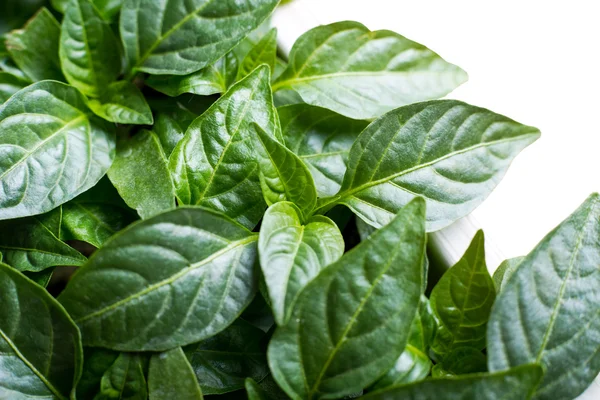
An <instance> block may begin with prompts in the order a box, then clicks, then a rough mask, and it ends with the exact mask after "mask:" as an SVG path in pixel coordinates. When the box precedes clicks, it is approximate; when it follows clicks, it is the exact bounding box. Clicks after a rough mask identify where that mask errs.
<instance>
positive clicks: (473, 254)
mask: <svg viewBox="0 0 600 400" xmlns="http://www.w3.org/2000/svg"><path fill="white" fill-rule="evenodd" d="M494 300H496V287H495V286H494V281H493V279H492V277H491V276H490V273H489V272H488V270H487V266H486V263H485V249H484V239H483V231H478V232H477V234H476V235H475V236H474V237H473V241H472V242H471V244H470V245H469V248H468V249H467V250H466V251H465V254H464V255H463V256H462V258H461V259H460V260H459V261H458V262H457V263H456V264H455V265H454V266H453V267H452V268H450V269H449V270H448V271H446V273H444V275H443V276H442V278H441V279H440V280H439V282H438V283H437V284H436V285H435V287H434V288H433V291H432V292H431V307H432V308H433V311H434V312H435V314H436V315H437V317H438V320H439V321H440V326H439V328H438V333H437V334H436V337H435V342H434V344H433V348H434V351H435V352H436V353H438V354H445V353H448V352H449V351H451V350H452V349H453V348H455V347H465V346H467V347H475V348H476V349H477V350H483V348H484V347H485V333H486V326H487V323H488V319H489V317H490V311H491V309H492V305H493V304H494Z"/></svg>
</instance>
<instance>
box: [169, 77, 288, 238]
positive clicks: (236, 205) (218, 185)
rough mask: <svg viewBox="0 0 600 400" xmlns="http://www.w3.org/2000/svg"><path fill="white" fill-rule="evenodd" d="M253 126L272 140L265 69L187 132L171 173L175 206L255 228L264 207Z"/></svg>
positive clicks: (273, 123) (274, 128)
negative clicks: (219, 214)
mask: <svg viewBox="0 0 600 400" xmlns="http://www.w3.org/2000/svg"><path fill="white" fill-rule="evenodd" d="M252 123H257V124H258V125H260V126H261V128H262V129H263V130H264V131H265V132H267V133H269V134H270V135H271V136H273V137H275V132H276V131H277V129H278V125H277V124H278V120H277V116H276V112H275V110H274V109H273V104H272V97H271V90H270V86H269V69H268V68H267V67H265V66H263V67H259V68H257V69H256V70H255V71H254V72H253V73H252V74H250V75H248V77H246V78H245V79H243V80H241V81H240V82H238V83H236V84H235V85H234V86H233V87H232V88H231V89H229V91H228V92H227V93H226V94H225V95H224V96H223V97H221V98H220V99H219V100H217V101H216V102H215V103H214V104H213V105H212V106H211V107H210V108H209V109H208V111H206V112H205V113H204V114H202V116H200V117H199V118H197V119H196V120H195V121H194V122H193V123H192V124H191V125H190V127H189V128H188V130H187V132H186V134H185V136H184V138H183V139H182V140H181V141H180V142H179V144H178V145H177V146H176V147H175V150H173V153H172V154H171V157H170V159H169V168H170V170H171V174H172V176H173V181H174V183H175V193H176V195H177V199H178V200H179V204H193V205H200V206H203V207H208V208H211V209H214V210H217V211H220V212H223V213H224V214H225V215H227V216H229V217H231V218H233V219H235V220H236V221H238V222H239V223H241V224H242V225H244V226H246V227H248V228H254V227H255V226H256V224H257V223H258V221H260V219H261V218H262V216H263V213H264V210H265V208H266V204H265V201H264V199H263V194H262V191H261V185H260V179H259V173H258V162H257V161H256V160H255V155H254V153H255V150H254V144H253V142H254V140H255V139H254V136H255V135H254V131H255V128H254V127H253V125H252Z"/></svg>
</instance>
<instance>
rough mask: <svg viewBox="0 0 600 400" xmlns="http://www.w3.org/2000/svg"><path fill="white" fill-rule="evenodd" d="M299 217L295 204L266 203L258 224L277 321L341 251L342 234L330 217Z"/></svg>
mask: <svg viewBox="0 0 600 400" xmlns="http://www.w3.org/2000/svg"><path fill="white" fill-rule="evenodd" d="M302 221H303V218H302V213H301V212H300V210H299V209H298V208H297V207H296V206H295V205H294V204H292V203H288V202H281V203H277V204H273V205H272V206H271V207H269V209H268V210H267V212H266V213H265V216H264V217H263V220H262V224H261V228H260V235H259V239H258V253H259V255H260V265H261V268H262V271H263V275H264V277H265V282H266V284H267V288H268V292H269V298H270V300H271V307H272V309H273V314H274V315H275V320H276V321H277V324H279V325H284V324H285V323H286V322H287V321H288V319H289V317H290V315H291V312H292V310H293V308H294V305H295V304H296V301H297V299H298V296H299V295H300V292H301V291H302V289H304V287H305V286H306V285H307V284H308V283H309V282H310V281H311V280H312V279H313V278H314V277H315V276H317V274H318V273H319V272H320V271H321V270H322V269H323V268H324V267H326V266H327V265H329V264H331V263H333V262H335V261H337V260H338V259H339V258H340V257H341V256H342V255H343V254H344V238H343V237H342V234H341V232H340V230H339V229H338V227H337V226H336V225H335V223H334V222H333V221H332V220H330V219H329V218H327V217H323V216H314V217H312V218H310V219H309V220H308V221H306V224H303V223H302Z"/></svg>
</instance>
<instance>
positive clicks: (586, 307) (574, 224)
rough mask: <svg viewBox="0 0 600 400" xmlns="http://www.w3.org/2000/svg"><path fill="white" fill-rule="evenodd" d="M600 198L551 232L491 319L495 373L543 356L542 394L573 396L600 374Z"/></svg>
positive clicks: (513, 278)
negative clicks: (599, 312)
mask: <svg viewBox="0 0 600 400" xmlns="http://www.w3.org/2000/svg"><path fill="white" fill-rule="evenodd" d="M599 265H600V196H598V194H593V195H592V196H590V197H589V198H588V199H587V200H586V201H585V202H584V203H583V204H582V205H581V206H580V207H579V208H578V209H577V210H576V211H575V212H574V213H573V214H571V216H570V217H568V218H567V219H566V220H565V221H563V222H562V223H561V224H560V225H559V226H558V227H557V228H555V229H554V230H553V231H552V232H550V233H549V234H548V235H547V236H546V237H545V238H544V239H543V240H542V241H541V242H540V243H539V244H538V245H537V246H536V248H535V249H533V251H532V252H531V253H529V254H528V255H527V256H526V257H525V258H524V259H523V261H522V262H521V263H520V265H519V268H518V269H517V270H516V271H515V272H514V273H513V274H512V275H511V276H510V278H509V279H508V281H507V282H506V283H505V284H504V286H503V288H502V291H501V292H500V294H499V295H498V299H497V300H496V303H495V304H494V307H493V309H492V315H491V317H490V322H489V325H488V336H487V339H488V340H487V354H488V367H489V369H490V371H499V370H504V369H508V368H510V367H512V366H516V365H520V364H526V363H528V362H532V361H536V362H539V363H541V364H542V365H543V366H544V367H545V368H546V372H545V374H544V379H543V381H542V383H541V384H540V387H539V388H538V390H537V392H536V395H535V398H536V399H552V400H555V399H572V398H575V397H577V395H579V394H580V393H581V392H583V390H584V389H585V388H587V387H588V386H589V385H590V384H591V383H592V381H593V380H594V378H595V377H596V375H598V373H599V372H600V341H599V340H598V337H600V319H599V318H598V315H599V314H598V293H599V292H598V287H600V268H599Z"/></svg>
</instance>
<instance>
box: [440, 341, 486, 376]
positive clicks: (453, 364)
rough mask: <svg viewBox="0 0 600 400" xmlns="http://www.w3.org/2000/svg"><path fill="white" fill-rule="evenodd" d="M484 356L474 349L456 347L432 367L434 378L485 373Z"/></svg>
mask: <svg viewBox="0 0 600 400" xmlns="http://www.w3.org/2000/svg"><path fill="white" fill-rule="evenodd" d="M486 364H487V360H486V358H485V355H483V353H482V352H481V351H479V350H477V349H476V348H474V347H457V348H455V349H453V350H452V351H451V352H450V353H448V354H447V355H446V356H445V357H444V359H443V361H442V362H440V363H438V364H436V365H435V367H433V371H432V376H433V377H434V378H437V377H443V376H452V375H465V374H473V373H476V372H486V371H487V365H486Z"/></svg>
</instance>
